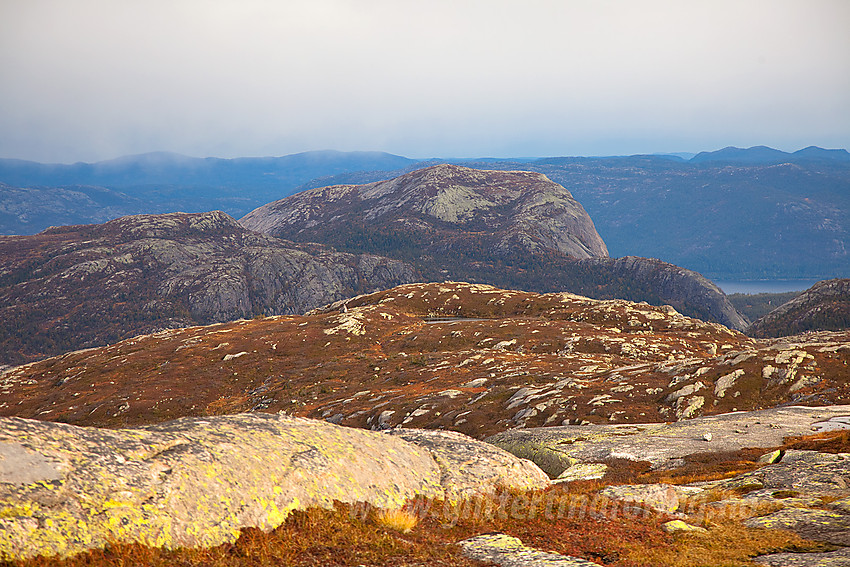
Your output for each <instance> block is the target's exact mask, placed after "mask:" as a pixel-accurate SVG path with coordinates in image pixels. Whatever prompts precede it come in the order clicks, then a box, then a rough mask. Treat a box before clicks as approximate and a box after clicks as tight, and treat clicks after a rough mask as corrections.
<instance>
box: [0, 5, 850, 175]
mask: <svg viewBox="0 0 850 567" xmlns="http://www.w3.org/2000/svg"><path fill="white" fill-rule="evenodd" d="M848 30H850V1H847V0H799V1H797V0H795V1H789V0H731V1H730V0H705V1H698V0H669V1H668V0H628V1H627V0H622V1H613V0H586V1H584V0H422V1H419V0H417V1H408V0H268V1H266V0H233V1H229V0H228V1H226V0H145V1H141V0H137V1H134V0H74V1H68V0H0V157H6V158H19V159H29V160H35V161H43V162H56V163H72V162H76V161H86V162H92V161H98V160H104V159H111V158H115V157H118V156H122V155H128V154H136V153H145V152H151V151H172V152H178V153H182V154H186V155H191V156H197V157H207V156H217V157H237V156H270V155H274V156H277V155H286V154H291V153H297V152H302V151H309V150H321V149H336V150H342V151H352V150H376V151H386V152H390V153H394V154H399V155H404V156H408V157H414V158H428V157H486V156H491V157H532V156H572V155H624V154H635V153H653V152H698V151H701V150H714V149H719V148H722V147H725V146H730V145H732V146H739V147H749V146H753V145H762V144H763V145H768V146H771V147H775V148H778V149H782V150H785V151H794V150H797V149H800V148H802V147H805V146H809V145H817V146H821V147H827V148H848V149H850V33H848Z"/></svg>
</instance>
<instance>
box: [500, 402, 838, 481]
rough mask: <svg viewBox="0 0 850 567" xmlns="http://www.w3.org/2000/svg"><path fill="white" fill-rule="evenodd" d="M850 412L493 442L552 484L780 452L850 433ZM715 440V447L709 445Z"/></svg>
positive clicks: (731, 416)
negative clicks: (582, 468)
mask: <svg viewBox="0 0 850 567" xmlns="http://www.w3.org/2000/svg"><path fill="white" fill-rule="evenodd" d="M847 416H850V406H848V405H843V406H827V407H816V408H810V407H801V406H789V407H782V408H773V409H766V410H759V411H750V412H734V413H727V414H720V415H713V416H707V417H700V418H695V419H686V420H681V421H677V422H674V423H648V424H635V425H570V426H562V427H537V428H528V429H513V430H509V431H505V432H502V433H498V434H496V435H493V436H492V437H489V438H488V439H487V441H488V442H490V443H493V444H494V445H497V446H499V447H501V448H503V449H505V450H507V451H510V452H511V453H513V454H514V455H517V456H519V457H522V458H525V459H529V460H531V461H534V462H535V463H536V464H537V465H538V466H539V467H540V468H541V469H543V470H544V471H545V472H546V473H547V474H549V475H550V476H551V477H552V478H555V477H557V476H558V475H560V474H561V473H562V472H564V471H565V470H566V469H568V468H569V467H570V466H572V465H574V464H576V463H588V462H603V461H605V460H606V459H610V458H625V459H630V460H633V461H649V462H650V463H652V466H653V468H656V469H661V468H675V467H676V466H678V465H680V464H681V462H682V461H681V459H682V458H683V457H686V456H688V455H692V454H694V453H700V452H709V451H712V452H714V451H735V450H738V449H743V448H748V447H765V448H767V447H777V446H780V445H782V443H783V439H784V438H785V437H788V436H794V435H810V434H812V433H817V432H819V431H834V430H839V429H850V422H848V420H847ZM707 434H711V437H710V439H711V440H710V441H706V436H707Z"/></svg>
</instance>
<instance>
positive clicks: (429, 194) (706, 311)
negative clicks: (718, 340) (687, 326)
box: [239, 164, 746, 329]
mask: <svg viewBox="0 0 850 567" xmlns="http://www.w3.org/2000/svg"><path fill="white" fill-rule="evenodd" d="M239 222H241V223H242V224H243V226H245V227H247V228H250V229H251V230H257V231H260V232H264V233H267V234H271V235H274V236H280V237H283V238H288V239H292V240H296V241H299V242H320V243H322V244H326V245H329V246H333V247H335V248H338V249H339V250H344V251H347V252H356V253H363V252H368V253H375V254H382V255H386V256H389V257H392V258H397V259H401V260H405V261H410V262H412V263H413V264H414V265H416V267H417V269H418V270H419V272H420V274H422V276H423V277H424V278H425V279H426V280H428V281H443V280H446V279H453V280H463V281H473V282H485V283H489V284H493V285H497V286H500V287H505V288H512V289H525V290H532V291H538V292H556V291H569V292H572V293H578V294H581V295H586V296H589V297H594V298H597V299H612V298H622V299H629V300H632V301H647V302H649V303H652V304H654V305H662V304H670V305H673V306H674V307H675V308H676V309H678V310H680V311H681V312H682V313H684V314H686V315H690V316H694V317H700V318H703V319H706V320H710V321H717V322H720V323H722V324H724V325H726V326H728V327H730V328H734V329H742V328H743V327H744V326H745V325H746V321H745V320H744V319H742V318H741V316H740V315H739V314H738V313H737V312H736V311H735V309H734V307H732V305H731V304H730V303H729V301H728V300H727V299H726V296H725V295H724V294H723V292H721V291H720V290H719V289H718V288H717V287H716V286H715V285H714V284H712V283H711V282H709V281H708V280H706V279H705V278H703V277H702V276H700V275H699V274H697V273H695V272H691V271H690V270H684V269H682V268H679V267H677V266H673V265H671V264H667V263H665V262H661V261H659V260H649V259H646V258H623V259H620V260H613V259H610V258H608V251H607V248H606V247H605V244H604V242H603V241H602V238H601V237H600V236H599V234H598V233H597V232H596V229H595V228H594V226H593V222H592V221H591V219H590V217H589V216H588V215H587V213H586V212H585V211H584V209H583V208H582V206H581V205H580V204H579V203H578V202H577V201H576V200H575V199H573V196H572V195H571V194H570V192H569V191H568V190H567V189H565V188H564V187H563V186H561V185H558V184H557V183H553V182H552V181H550V180H549V179H548V178H547V177H546V176H544V175H543V174H540V173H531V172H527V171H481V170H474V169H468V168H464V167H459V166H455V165H448V164H442V165H437V166H433V167H429V168H425V169H422V170H418V171H414V172H411V173H407V174H405V175H402V176H400V177H397V178H395V179H391V180H389V181H379V182H375V183H370V184H367V185H337V186H332V187H323V188H319V189H313V190H310V191H305V192H303V193H298V194H296V195H292V196H291V197H287V198H286V199H281V200H280V201H275V202H273V203H269V204H267V205H264V206H262V207H260V208H258V209H256V210H255V211H252V212H251V213H249V214H248V215H246V216H245V217H243V218H242V219H240V221H239ZM577 260H580V261H578V262H577Z"/></svg>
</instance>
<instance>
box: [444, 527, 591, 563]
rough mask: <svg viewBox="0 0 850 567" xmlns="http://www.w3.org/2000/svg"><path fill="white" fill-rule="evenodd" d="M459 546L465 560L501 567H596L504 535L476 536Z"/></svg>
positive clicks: (584, 560) (582, 560) (578, 559)
mask: <svg viewBox="0 0 850 567" xmlns="http://www.w3.org/2000/svg"><path fill="white" fill-rule="evenodd" d="M459 545H460V547H461V549H462V550H463V554H464V555H466V556H467V557H469V558H471V559H476V560H478V561H487V562H490V563H495V564H496V565H500V566H501V567H597V564H596V563H593V562H592V561H587V560H586V559H581V558H579V557H570V556H568V555H561V554H560V553H551V552H546V551H540V550H538V549H534V548H533V547H528V546H526V545H525V544H523V543H522V540H520V539H519V538H516V537H513V536H509V535H506V534H485V535H480V536H475V537H471V538H469V539H465V540H463V541H461V542H459Z"/></svg>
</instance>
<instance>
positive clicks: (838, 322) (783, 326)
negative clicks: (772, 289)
mask: <svg viewBox="0 0 850 567" xmlns="http://www.w3.org/2000/svg"><path fill="white" fill-rule="evenodd" d="M847 328H850V279H834V280H826V281H822V282H818V283H816V284H815V285H813V286H812V287H810V288H809V289H807V290H806V291H804V292H803V293H801V294H800V295H798V296H797V297H795V298H794V299H792V300H791V301H789V302H788V303H785V304H783V305H780V306H779V307H777V308H776V309H774V310H773V311H771V312H770V313H768V314H767V315H765V316H764V317H761V318H760V319H758V320H757V321H755V322H754V323H753V324H752V325H751V326H750V327H748V328H747V330H746V332H747V334H748V335H751V336H754V337H781V336H783V335H792V334H797V333H803V332H806V331H821V330H826V331H830V330H840V329H847Z"/></svg>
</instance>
